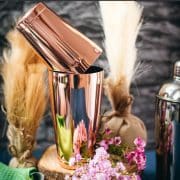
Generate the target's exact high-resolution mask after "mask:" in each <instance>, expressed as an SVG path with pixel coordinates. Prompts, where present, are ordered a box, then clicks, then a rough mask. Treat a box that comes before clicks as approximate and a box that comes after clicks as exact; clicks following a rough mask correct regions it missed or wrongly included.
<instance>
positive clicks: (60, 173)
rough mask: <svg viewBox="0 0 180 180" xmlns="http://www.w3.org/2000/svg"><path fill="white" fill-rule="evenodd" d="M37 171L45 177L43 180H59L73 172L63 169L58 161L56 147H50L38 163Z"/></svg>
mask: <svg viewBox="0 0 180 180" xmlns="http://www.w3.org/2000/svg"><path fill="white" fill-rule="evenodd" d="M38 170H39V171H40V172H42V173H43V174H44V175H45V180H61V179H64V177H65V175H67V174H69V175H72V174H73V172H74V171H73V170H68V169H64V168H63V167H62V166H61V164H60V161H59V159H58V155H57V151H56V145H52V146H50V147H49V148H48V149H47V150H46V151H45V152H44V154H43V155H42V157H41V159H40V160H39V162H38Z"/></svg>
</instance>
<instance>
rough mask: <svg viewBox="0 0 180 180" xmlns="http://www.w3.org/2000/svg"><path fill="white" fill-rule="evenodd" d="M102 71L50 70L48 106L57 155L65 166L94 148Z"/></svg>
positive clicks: (83, 156)
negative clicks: (74, 71)
mask: <svg viewBox="0 0 180 180" xmlns="http://www.w3.org/2000/svg"><path fill="white" fill-rule="evenodd" d="M103 76H104V73H103V70H102V69H101V68H99V67H95V66H91V67H90V68H89V69H88V71H87V73H84V74H72V73H61V72H58V71H49V87H50V95H51V107H52V115H53V120H54V128H55V135H56V144H57V150H58V155H59V157H60V161H61V163H62V164H64V165H66V166H64V167H67V168H73V167H69V166H68V164H69V160H70V158H72V157H75V156H76V155H77V154H80V155H81V156H82V159H83V161H87V159H88V158H90V157H91V156H92V154H93V151H94V144H95V140H96V131H97V129H98V124H99V112H100V103H101V93H102V82H103Z"/></svg>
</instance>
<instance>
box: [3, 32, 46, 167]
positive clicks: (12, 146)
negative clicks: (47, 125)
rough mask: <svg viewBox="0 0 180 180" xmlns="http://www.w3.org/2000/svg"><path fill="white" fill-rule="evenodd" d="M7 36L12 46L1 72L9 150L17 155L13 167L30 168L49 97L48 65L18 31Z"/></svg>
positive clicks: (6, 50) (6, 55)
mask: <svg viewBox="0 0 180 180" xmlns="http://www.w3.org/2000/svg"><path fill="white" fill-rule="evenodd" d="M7 39H8V41H9V43H10V46H11V47H10V49H5V50H4V53H3V59H4V62H3V65H2V71H1V74H2V76H3V79H4V87H3V88H4V98H5V108H6V113H7V120H8V122H9V126H8V131H7V136H8V139H9V150H10V153H11V154H12V156H13V157H14V158H13V159H12V160H11V162H10V166H13V167H30V166H35V163H36V161H35V159H34V158H33V157H32V150H33V148H34V145H35V136H36V131H37V128H38V126H39V123H40V120H41V119H42V117H43V114H44V112H45V108H46V103H47V99H48V98H47V92H46V85H45V71H46V67H45V65H44V64H42V63H41V58H40V57H39V56H37V54H36V53H35V52H34V51H33V50H32V48H31V47H30V45H29V44H28V43H27V41H26V40H25V39H24V37H23V36H22V35H21V34H20V33H19V32H18V31H17V30H12V31H10V32H9V33H8V34H7Z"/></svg>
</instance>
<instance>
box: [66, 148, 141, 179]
mask: <svg viewBox="0 0 180 180" xmlns="http://www.w3.org/2000/svg"><path fill="white" fill-rule="evenodd" d="M65 179H66V180H69V179H72V180H111V179H117V180H140V177H139V175H137V174H135V173H134V174H127V171H126V168H125V166H124V165H123V163H122V162H119V163H117V164H116V166H115V167H113V166H112V163H111V161H110V160H109V154H108V153H107V151H106V150H105V149H104V147H99V148H97V149H96V154H95V155H94V158H93V159H91V160H90V162H89V163H88V164H86V165H84V166H82V167H79V168H78V169H76V170H75V173H74V174H73V176H72V178H71V177H69V176H66V178H65Z"/></svg>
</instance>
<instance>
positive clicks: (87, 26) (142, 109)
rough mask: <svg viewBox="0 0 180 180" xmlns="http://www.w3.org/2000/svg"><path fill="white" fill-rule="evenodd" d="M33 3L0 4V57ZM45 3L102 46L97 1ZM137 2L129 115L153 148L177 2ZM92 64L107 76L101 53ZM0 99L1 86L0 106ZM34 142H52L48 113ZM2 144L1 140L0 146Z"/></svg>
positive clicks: (177, 31)
mask: <svg viewBox="0 0 180 180" xmlns="http://www.w3.org/2000/svg"><path fill="white" fill-rule="evenodd" d="M36 2H38V1H35V0H31V1H30V0H29V1H24V0H4V1H2V0H1V1H0V24H1V28H0V54H2V48H3V47H4V46H6V45H7V42H6V39H5V34H6V33H7V32H8V30H9V29H10V28H11V27H13V25H14V24H15V21H16V20H17V19H18V17H19V16H20V15H22V14H23V13H24V12H26V11H27V10H28V9H29V8H30V7H31V6H33V5H34V4H35V3H36ZM45 2H46V3H47V5H48V6H49V7H51V8H52V9H54V10H55V11H56V12H57V13H58V14H59V15H61V16H62V17H63V18H65V19H66V20H67V21H69V22H70V23H71V24H72V25H73V26H74V27H76V28H77V29H78V30H80V31H81V32H83V33H84V34H85V35H87V36H88V37H89V38H91V39H92V40H94V41H95V42H96V43H97V44H99V45H100V46H101V47H102V43H103V38H104V35H103V29H102V26H101V19H100V13H99V9H98V4H97V2H91V1H55V0H54V1H53V0H52V1H50V0H49V1H48V0H46V1H45ZM140 3H141V4H142V5H143V6H144V12H143V17H144V22H143V25H142V28H141V30H140V34H139V37H138V41H137V47H138V50H139V51H138V60H137V61H138V62H141V63H142V64H143V68H142V73H143V74H142V75H141V77H140V78H138V79H136V80H135V81H134V82H133V83H132V87H131V92H132V94H133V95H134V97H135V101H134V104H133V112H134V114H136V115H137V116H139V117H140V118H141V119H142V120H143V121H144V123H145V124H146V127H147V130H148V148H153V147H154V104H155V94H156V93H157V92H158V89H159V87H160V84H162V83H163V82H165V81H166V80H167V79H169V78H170V77H171V75H172V67H173V66H172V65H173V63H174V62H175V61H176V60H178V59H179V58H180V51H179V50H180V43H179V40H180V3H179V2H143V1H141V2H140ZM96 64H97V65H99V66H101V67H103V68H104V69H105V72H106V74H108V69H109V67H108V63H107V60H106V55H105V53H104V54H103V55H102V56H101V57H100V58H99V59H98V60H97V62H96ZM1 84H2V80H1ZM2 96H3V92H2V87H1V89H0V101H1V103H2ZM108 108H109V104H108V101H107V99H106V98H104V99H103V104H102V109H103V110H104V109H108ZM4 119H5V117H4V115H3V113H2V112H0V131H1V129H2V126H3V124H4ZM1 132H2V131H1ZM4 139H5V138H4ZM37 140H38V147H39V148H45V147H47V146H48V145H49V144H52V143H53V142H54V132H53V127H52V121H51V115H50V112H49V111H48V112H47V113H46V115H45V117H44V120H43V121H42V123H41V126H40V127H39V130H38V133H37ZM2 142H4V141H1V144H2Z"/></svg>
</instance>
